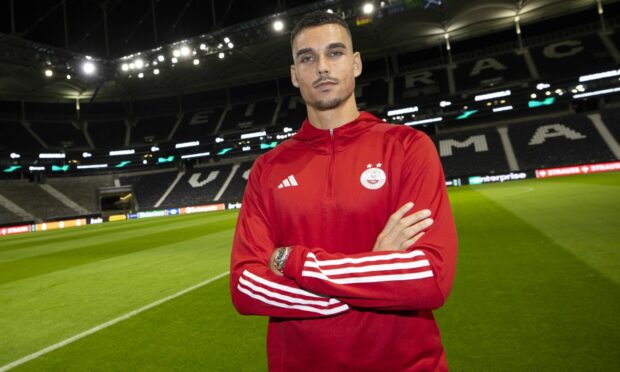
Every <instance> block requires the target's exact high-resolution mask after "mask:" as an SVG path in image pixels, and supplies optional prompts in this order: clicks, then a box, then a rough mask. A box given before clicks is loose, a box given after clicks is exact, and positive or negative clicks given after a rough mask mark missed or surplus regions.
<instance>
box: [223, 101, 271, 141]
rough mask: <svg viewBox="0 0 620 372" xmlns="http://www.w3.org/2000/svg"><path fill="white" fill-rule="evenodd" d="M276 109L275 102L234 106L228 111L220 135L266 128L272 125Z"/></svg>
mask: <svg viewBox="0 0 620 372" xmlns="http://www.w3.org/2000/svg"><path fill="white" fill-rule="evenodd" d="M275 109H276V102H275V101H274V100H269V101H260V102H252V103H243V104H238V105H233V106H232V107H230V108H229V109H228V110H226V113H225V115H226V116H225V117H224V121H223V122H222V125H221V127H220V129H219V131H218V133H221V134H227V133H234V132H240V131H244V130H248V129H252V128H262V127H266V126H268V125H270V124H271V119H272V117H273V114H274V110H275Z"/></svg>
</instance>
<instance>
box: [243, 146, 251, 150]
mask: <svg viewBox="0 0 620 372" xmlns="http://www.w3.org/2000/svg"><path fill="white" fill-rule="evenodd" d="M251 149H252V147H251V146H243V147H242V148H241V151H250V150H251Z"/></svg>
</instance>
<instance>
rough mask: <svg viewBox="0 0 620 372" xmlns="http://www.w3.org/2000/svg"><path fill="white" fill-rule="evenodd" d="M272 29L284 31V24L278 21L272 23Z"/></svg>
mask: <svg viewBox="0 0 620 372" xmlns="http://www.w3.org/2000/svg"><path fill="white" fill-rule="evenodd" d="M273 29H274V31H277V32H280V31H282V30H283V29H284V22H282V21H281V20H279V19H276V20H275V21H273Z"/></svg>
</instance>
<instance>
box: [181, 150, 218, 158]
mask: <svg viewBox="0 0 620 372" xmlns="http://www.w3.org/2000/svg"><path fill="white" fill-rule="evenodd" d="M209 155H211V153H210V152H199V153H197V154H188V155H182V156H181V159H191V158H201V157H204V156H209Z"/></svg>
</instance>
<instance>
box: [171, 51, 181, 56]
mask: <svg viewBox="0 0 620 372" xmlns="http://www.w3.org/2000/svg"><path fill="white" fill-rule="evenodd" d="M172 55H173V56H174V57H180V56H181V51H180V50H179V49H175V50H173V51H172Z"/></svg>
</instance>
